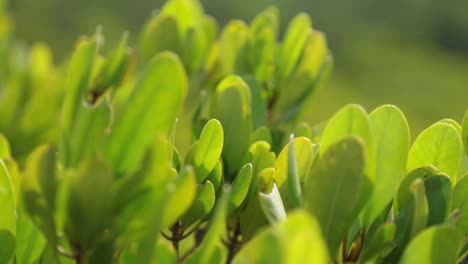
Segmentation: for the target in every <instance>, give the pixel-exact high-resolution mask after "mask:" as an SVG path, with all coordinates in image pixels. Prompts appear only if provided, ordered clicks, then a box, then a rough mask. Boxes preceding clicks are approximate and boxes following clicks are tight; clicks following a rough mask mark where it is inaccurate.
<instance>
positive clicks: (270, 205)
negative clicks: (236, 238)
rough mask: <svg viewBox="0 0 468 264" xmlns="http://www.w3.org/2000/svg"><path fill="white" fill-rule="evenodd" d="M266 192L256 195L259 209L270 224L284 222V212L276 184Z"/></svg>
mask: <svg viewBox="0 0 468 264" xmlns="http://www.w3.org/2000/svg"><path fill="white" fill-rule="evenodd" d="M267 191H268V192H262V191H260V192H259V193H258V200H259V203H260V207H261V208H262V211H263V213H264V214H265V217H266V219H268V222H270V223H271V224H275V223H276V222H281V221H283V220H285V219H286V211H285V209H284V205H283V201H282V200H281V195H280V193H279V190H278V187H277V186H276V183H273V187H272V189H271V190H267Z"/></svg>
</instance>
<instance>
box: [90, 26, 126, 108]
mask: <svg viewBox="0 0 468 264" xmlns="http://www.w3.org/2000/svg"><path fill="white" fill-rule="evenodd" d="M128 36H129V33H128V32H125V33H124V34H123V36H122V38H121V40H120V42H119V45H118V46H117V47H116V48H115V50H113V51H112V53H111V54H110V55H109V57H108V58H107V59H106V60H105V62H104V64H103V65H102V67H101V69H100V71H99V73H98V74H97V76H96V77H95V78H94V80H93V82H94V83H93V86H92V87H90V88H91V89H90V93H91V98H90V99H91V100H89V101H90V102H95V101H96V99H97V97H98V96H100V95H102V94H103V93H104V92H105V91H106V90H107V89H108V88H111V87H115V86H117V85H119V84H120V82H122V80H123V79H124V77H125V73H126V72H125V71H126V69H127V68H128V62H129V57H130V52H129V48H128V47H127V42H128Z"/></svg>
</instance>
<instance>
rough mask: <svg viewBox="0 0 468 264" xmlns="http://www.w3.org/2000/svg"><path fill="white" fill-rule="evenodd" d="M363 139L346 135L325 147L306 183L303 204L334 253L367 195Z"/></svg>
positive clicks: (367, 182) (333, 253)
mask: <svg viewBox="0 0 468 264" xmlns="http://www.w3.org/2000/svg"><path fill="white" fill-rule="evenodd" d="M365 162H366V158H365V149H364V143H363V142H362V140H360V139H358V138H356V137H346V138H344V139H341V140H339V141H338V142H336V143H334V144H333V145H331V146H329V147H328V150H327V151H325V153H324V154H323V155H322V156H321V158H320V161H319V163H318V164H317V166H314V167H313V168H312V171H311V173H310V175H309V177H308V179H307V183H306V185H305V195H304V197H305V208H307V210H308V211H309V212H310V213H312V214H313V215H314V216H316V217H317V220H318V222H319V223H320V226H321V228H322V231H323V234H324V237H325V239H326V241H327V245H328V248H329V252H330V254H331V255H332V256H334V255H335V254H336V253H337V251H338V248H339V246H340V243H341V240H342V239H343V238H344V237H345V235H346V232H347V230H348V228H349V227H350V226H351V224H352V222H353V221H354V219H355V218H356V217H357V216H358V214H359V212H360V210H361V209H362V207H363V206H364V202H365V201H366V199H367V198H368V197H369V195H370V192H371V189H370V187H371V185H370V183H369V180H368V178H367V177H366V176H365V175H364V168H365Z"/></svg>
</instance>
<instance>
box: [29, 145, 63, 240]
mask: <svg viewBox="0 0 468 264" xmlns="http://www.w3.org/2000/svg"><path fill="white" fill-rule="evenodd" d="M56 152H57V151H56V149H55V148H52V147H49V146H40V147H38V148H36V149H35V150H34V151H33V152H32V153H31V154H30V156H29V157H28V160H27V162H26V170H25V173H24V178H23V180H22V182H21V187H22V192H23V201H24V205H25V208H26V210H27V212H28V213H29V215H30V217H31V220H32V221H33V222H34V223H35V224H36V225H37V227H38V228H39V229H40V230H41V232H42V233H43V234H44V236H45V237H46V238H47V240H48V243H49V244H50V245H52V246H54V247H55V245H56V243H57V238H56V233H55V232H56V231H55V228H56V224H55V221H54V218H53V214H54V209H55V204H56V193H57V175H56Z"/></svg>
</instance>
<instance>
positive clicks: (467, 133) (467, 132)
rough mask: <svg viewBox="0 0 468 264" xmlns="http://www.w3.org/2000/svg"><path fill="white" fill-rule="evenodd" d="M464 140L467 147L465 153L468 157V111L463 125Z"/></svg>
mask: <svg viewBox="0 0 468 264" xmlns="http://www.w3.org/2000/svg"><path fill="white" fill-rule="evenodd" d="M462 126H463V128H462V139H463V143H464V145H465V153H466V155H468V111H466V113H465V117H464V118H463V124H462Z"/></svg>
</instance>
